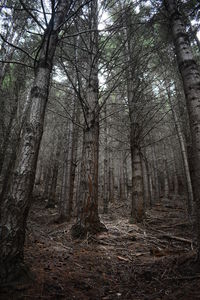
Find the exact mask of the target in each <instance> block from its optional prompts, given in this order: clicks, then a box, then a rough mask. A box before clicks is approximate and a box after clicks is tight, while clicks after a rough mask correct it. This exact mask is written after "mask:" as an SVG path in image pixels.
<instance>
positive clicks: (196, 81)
mask: <svg viewBox="0 0 200 300" xmlns="http://www.w3.org/2000/svg"><path fill="white" fill-rule="evenodd" d="M164 4H165V7H166V9H167V11H168V14H169V18H170V22H171V23H170V24H171V29H172V36H173V40H174V45H175V52H176V56H177V62H178V67H179V70H180V73H181V76H182V80H183V86H184V91H185V97H186V101H187V107H188V114H189V120H190V129H191V135H192V152H193V161H194V180H195V181H194V182H193V191H194V199H195V203H196V217H197V219H196V220H197V240H198V254H199V261H200V71H199V67H198V65H197V63H196V61H195V59H194V57H193V53H192V50H191V46H190V43H189V37H188V34H187V32H186V30H185V26H184V23H183V21H182V17H181V14H180V12H179V11H178V8H177V2H176V1H175V0H165V1H164Z"/></svg>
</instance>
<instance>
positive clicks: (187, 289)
mask: <svg viewBox="0 0 200 300" xmlns="http://www.w3.org/2000/svg"><path fill="white" fill-rule="evenodd" d="M169 201H170V200H169ZM43 206H44V204H43V203H36V204H35V205H34V206H33V211H32V213H31V215H30V220H29V224H28V228H29V231H28V235H27V240H26V249H25V250H26V251H25V258H26V261H27V263H28V264H29V265H30V266H31V268H32V271H33V272H34V273H35V274H36V281H35V283H33V285H32V286H29V287H27V288H26V287H23V289H20V288H18V289H13V290H9V291H6V290H4V291H1V292H0V299H1V300H4V299H6V300H9V299H14V300H18V299H70V300H71V299H77V300H82V299H83V300H84V299H88V300H89V299H91V300H92V299H94V300H96V299H105V300H106V299H110V300H111V299H113V300H116V299H122V300H126V299H134V300H135V299H136V300H137V299H138V300H145V299H148V300H150V299H152V300H155V299H180V300H188V299H194V300H195V299H199V293H198V291H199V288H200V273H198V272H196V271H195V272H194V268H193V267H191V264H192V263H193V262H192V261H193V260H194V257H195V243H194V242H193V235H192V234H193V233H192V226H191V224H190V223H187V222H185V214H184V211H183V210H182V209H177V208H176V209H175V210H174V208H173V204H172V203H171V204H170V203H168V204H167V205H165V204H162V205H161V204H160V205H157V206H156V207H155V208H153V209H151V210H149V211H148V212H147V215H146V219H145V221H144V222H143V223H142V224H130V223H129V218H128V215H127V216H126V214H125V212H123V214H121V212H120V214H119V215H120V216H121V215H123V218H122V217H119V216H118V215H114V217H113V216H109V215H107V216H104V215H102V216H101V218H102V221H103V222H104V223H105V225H106V227H107V228H108V231H107V232H103V233H99V234H96V235H87V236H86V238H85V239H84V240H75V241H74V240H72V239H71V236H70V234H69V233H70V228H71V226H72V224H73V220H72V221H71V222H70V223H67V222H64V223H62V224H57V223H55V222H54V220H53V217H55V215H56V211H53V210H51V211H50V210H47V209H44V207H43ZM117 207H118V208H117V209H118V210H123V205H118V206H117ZM113 211H115V212H116V210H114V209H113ZM117 213H118V212H116V214H117ZM52 216H53V217H52ZM191 245H192V246H191Z"/></svg>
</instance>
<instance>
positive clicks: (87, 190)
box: [71, 0, 106, 238]
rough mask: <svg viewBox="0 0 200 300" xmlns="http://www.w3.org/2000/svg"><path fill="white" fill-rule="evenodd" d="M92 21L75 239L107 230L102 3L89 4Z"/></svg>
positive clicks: (90, 19)
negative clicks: (101, 171)
mask: <svg viewBox="0 0 200 300" xmlns="http://www.w3.org/2000/svg"><path fill="white" fill-rule="evenodd" d="M88 22H89V26H90V29H91V30H92V31H93V32H90V34H89V45H88V49H89V50H90V51H89V52H88V61H87V67H88V74H89V76H88V77H87V87H86V105H85V107H84V117H85V127H84V129H83V151H82V164H81V178H80V191H79V210H78V216H77V222H76V224H74V225H73V226H72V229H71V233H72V236H73V237H74V238H78V237H84V236H85V235H86V234H87V233H88V232H90V233H97V232H100V231H102V230H105V229H106V228H105V226H104V225H103V224H102V223H101V222H100V219H99V215H98V168H99V166H98V165H99V112H100V107H99V84H98V42H99V41H98V31H97V29H98V1H97V0H93V1H92V2H90V3H89V5H88Z"/></svg>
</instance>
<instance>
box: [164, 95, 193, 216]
mask: <svg viewBox="0 0 200 300" xmlns="http://www.w3.org/2000/svg"><path fill="white" fill-rule="evenodd" d="M168 101H169V105H170V108H171V110H172V116H173V119H174V123H175V128H176V133H177V136H178V140H179V144H180V149H181V155H182V160H183V166H184V171H185V172H184V173H185V179H186V187H187V209H188V214H189V215H190V216H191V214H192V211H193V190H192V181H191V176H190V169H189V163H188V155H187V149H186V146H185V140H184V136H183V133H182V130H181V126H180V122H179V120H178V117H177V114H176V111H175V109H174V106H173V104H172V101H171V97H170V93H169V91H168Z"/></svg>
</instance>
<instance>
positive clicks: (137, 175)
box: [131, 148, 144, 222]
mask: <svg viewBox="0 0 200 300" xmlns="http://www.w3.org/2000/svg"><path fill="white" fill-rule="evenodd" d="M143 192H144V187H143V174H142V156H141V153H140V150H139V149H138V148H135V149H133V153H132V205H131V221H132V222H133V221H137V222H141V221H142V219H143V217H144V194H143Z"/></svg>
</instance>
